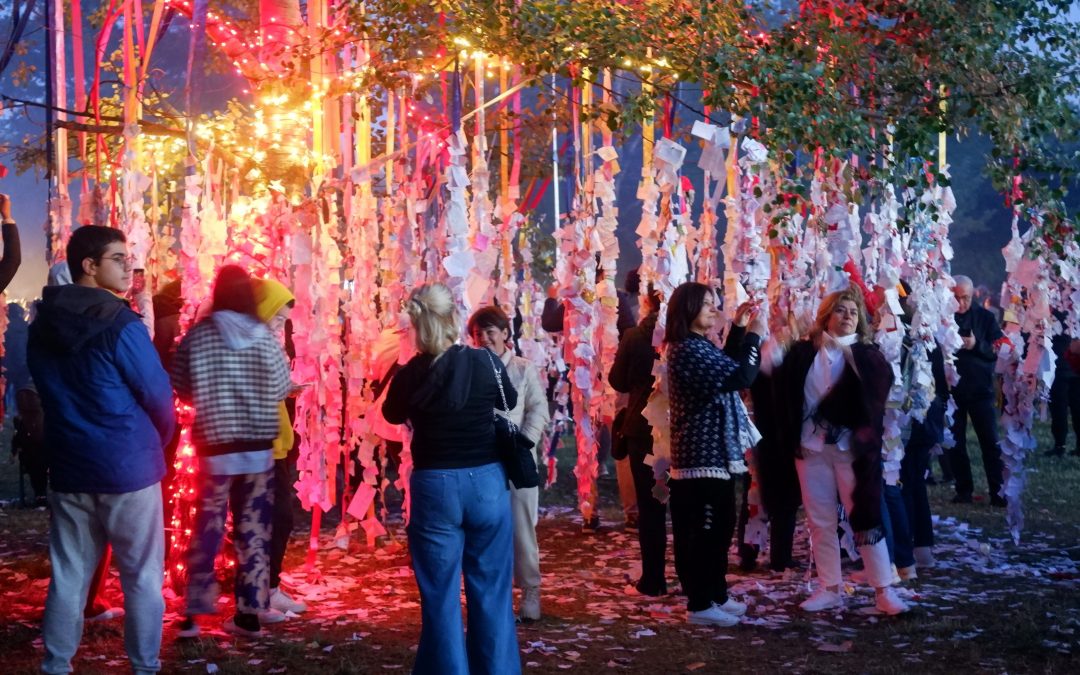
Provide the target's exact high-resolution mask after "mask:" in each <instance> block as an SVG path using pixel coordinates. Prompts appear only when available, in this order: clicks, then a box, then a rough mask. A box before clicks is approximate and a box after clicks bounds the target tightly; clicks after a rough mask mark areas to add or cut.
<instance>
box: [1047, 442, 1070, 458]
mask: <svg viewBox="0 0 1080 675" xmlns="http://www.w3.org/2000/svg"><path fill="white" fill-rule="evenodd" d="M1064 454H1065V446H1062V445H1055V446H1054V448H1053V449H1052V450H1047V451H1046V452H1044V453H1043V457H1061V456H1062V455H1064Z"/></svg>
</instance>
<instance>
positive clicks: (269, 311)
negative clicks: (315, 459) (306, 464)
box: [252, 279, 296, 460]
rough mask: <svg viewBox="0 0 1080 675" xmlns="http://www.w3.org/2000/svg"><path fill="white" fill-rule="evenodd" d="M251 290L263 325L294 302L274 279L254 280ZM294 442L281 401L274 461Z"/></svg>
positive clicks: (286, 290) (282, 457)
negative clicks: (253, 292)
mask: <svg viewBox="0 0 1080 675" xmlns="http://www.w3.org/2000/svg"><path fill="white" fill-rule="evenodd" d="M252 288H253V290H254V291H255V305H256V306H255V313H256V314H258V315H259V319H260V320H261V321H262V322H263V323H270V319H273V318H274V315H275V314H277V313H278V312H280V311H281V308H282V307H284V306H285V305H287V304H289V303H290V302H294V301H295V300H296V297H295V296H293V294H292V291H290V290H289V289H288V288H286V287H285V285H284V284H282V283H281V282H279V281H275V280H274V279H255V280H254V281H253V282H252ZM295 440H296V436H295V435H294V434H293V426H292V419H290V418H289V410H288V408H286V407H285V401H281V402H279V403H278V435H277V438H275V439H274V459H275V460H277V459H285V457H287V456H288V454H289V450H292V446H293V442H294V441H295Z"/></svg>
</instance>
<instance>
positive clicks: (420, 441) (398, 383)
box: [383, 345, 518, 469]
mask: <svg viewBox="0 0 1080 675" xmlns="http://www.w3.org/2000/svg"><path fill="white" fill-rule="evenodd" d="M498 358H499V357H498V356H495V355H494V354H493V353H492V352H490V351H488V350H486V349H471V348H469V347H465V346H462V345H454V346H453V347H451V348H450V349H447V350H446V351H445V352H443V353H442V355H441V356H440V357H439V358H438V359H436V358H435V357H434V356H432V355H431V354H424V353H421V354H417V355H416V356H414V357H412V358H411V359H409V362H408V363H406V364H405V365H404V366H402V368H401V370H399V371H398V372H397V374H396V375H394V379H393V380H391V381H390V386H389V389H388V390H387V394H386V400H385V401H383V415H384V416H385V417H386V421H388V422H390V423H391V424H403V423H405V422H409V424H410V425H411V426H412V430H413V438H412V446H411V448H412V457H413V465H414V466H415V467H416V468H417V469H463V468H468V467H473V466H481V465H483V464H490V463H492V462H496V461H498V457H497V455H496V452H495V408H502V407H503V405H502V399H501V398H500V396H499V385H498V382H496V380H495V367H493V365H492V361H491V360H490V359H494V360H496V361H497V360H498ZM498 370H499V373H500V376H501V377H502V381H503V390H504V391H505V392H506V404H507V406H509V407H510V409H511V410H513V409H514V408H515V407H517V399H518V396H517V390H516V389H514V385H513V384H512V383H511V382H510V378H509V377H508V376H507V374H506V368H498Z"/></svg>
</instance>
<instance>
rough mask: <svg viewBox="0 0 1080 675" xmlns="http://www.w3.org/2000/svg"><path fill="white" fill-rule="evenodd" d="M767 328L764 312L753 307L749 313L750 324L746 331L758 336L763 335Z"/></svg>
mask: <svg viewBox="0 0 1080 675" xmlns="http://www.w3.org/2000/svg"><path fill="white" fill-rule="evenodd" d="M767 330H768V322H767V321H766V320H765V313H764V312H762V311H761V310H760V309H757V308H755V309H754V311H753V312H752V313H751V314H750V324H749V326H748V327H747V329H746V332H748V333H753V334H755V335H757V336H758V337H765V332H766V331H767Z"/></svg>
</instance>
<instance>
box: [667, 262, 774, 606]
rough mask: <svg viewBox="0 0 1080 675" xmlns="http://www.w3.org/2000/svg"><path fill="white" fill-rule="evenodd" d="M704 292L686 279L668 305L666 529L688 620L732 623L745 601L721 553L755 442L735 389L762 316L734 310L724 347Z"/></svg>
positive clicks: (754, 366) (761, 328) (749, 373)
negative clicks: (732, 591)
mask: <svg viewBox="0 0 1080 675" xmlns="http://www.w3.org/2000/svg"><path fill="white" fill-rule="evenodd" d="M717 318H718V313H717V311H716V297H715V295H714V294H713V291H712V289H710V288H709V287H708V286H705V285H703V284H698V283H685V284H683V285H681V286H679V287H678V288H676V289H675V292H674V293H672V295H671V299H670V300H669V301H668V309H667V326H666V328H665V332H664V343H665V345H666V346H667V364H668V394H669V396H670V399H671V470H670V477H671V481H670V487H671V526H672V531H673V533H674V535H675V568H676V569H677V570H678V572H679V576H680V577H681V579H682V583H683V590H684V591H686V596H687V605H686V609H687V620H688V621H689V622H690V623H694V624H704V625H716V626H733V625H735V624H736V623H738V622H739V617H740V616H742V615H743V614H745V613H746V605H745V604H743V603H741V602H739V601H737V600H735V599H733V598H729V597H728V593H727V580H726V578H725V577H726V576H727V547H728V543H729V542H730V541H731V535H732V532H733V531H734V528H735V487H734V486H735V481H734V478H733V476H734V474H740V473H746V464H745V463H744V461H743V451H744V450H745V449H746V448H748V447H750V446H752V445H753V444H754V438H753V437H754V435H755V433H756V430H755V429H754V428H753V425H752V424H751V423H750V419H749V416H748V415H747V413H746V408H745V406H743V404H742V400H741V399H740V398H739V394H738V392H739V390H740V389H745V388H746V387H749V386H750V384H751V383H752V382H753V381H754V378H755V377H756V376H757V371H758V365H759V363H760V361H761V358H760V353H759V347H760V344H761V336H762V334H763V333H764V332H765V319H764V317H763V316H762V315H761V313H760V312H758V311H756V309H755V307H754V306H753V305H751V304H745V305H743V306H741V307H739V309H738V310H737V311H736V312H735V319H734V323H733V325H732V326H731V330H730V331H729V334H728V339H727V343H726V345H725V348H724V350H721V349H720V348H718V347H717V346H716V345H714V344H713V343H712V342H711V341H710V340H709V339H708V338H707V337H706V335H707V334H708V333H709V332H710V330H711V329H712V328H713V326H714V325H715V324H716V321H717Z"/></svg>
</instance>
